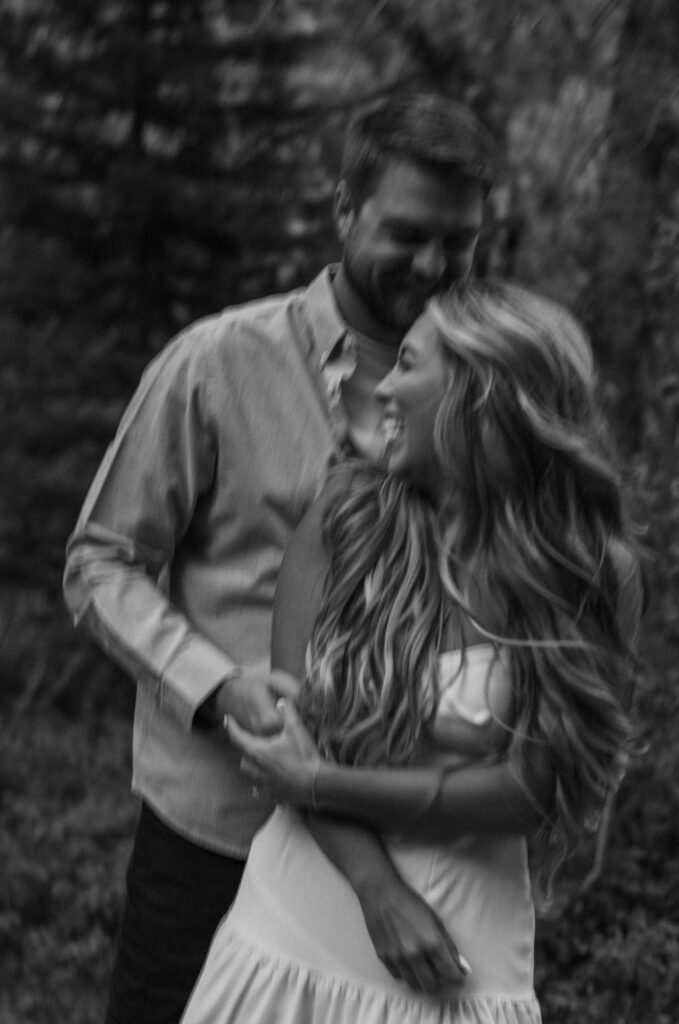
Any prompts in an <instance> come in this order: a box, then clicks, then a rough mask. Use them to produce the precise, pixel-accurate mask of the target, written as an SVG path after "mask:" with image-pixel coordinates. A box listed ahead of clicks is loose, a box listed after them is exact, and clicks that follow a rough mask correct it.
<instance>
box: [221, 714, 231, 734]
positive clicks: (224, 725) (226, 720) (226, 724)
mask: <svg viewBox="0 0 679 1024" xmlns="http://www.w3.org/2000/svg"><path fill="white" fill-rule="evenodd" d="M222 728H223V730H224V732H225V733H226V735H227V736H228V735H229V716H228V715H224V718H223V720H222Z"/></svg>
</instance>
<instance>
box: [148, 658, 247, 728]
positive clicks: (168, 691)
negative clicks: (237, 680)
mask: <svg viewBox="0 0 679 1024" xmlns="http://www.w3.org/2000/svg"><path fill="white" fill-rule="evenodd" d="M239 671H240V669H239V667H238V666H237V665H235V664H234V663H233V662H232V661H230V660H229V658H227V657H226V655H225V654H223V652H222V651H220V650H219V648H218V647H215V646H214V645H212V644H211V643H209V642H206V641H199V642H197V641H193V642H192V643H190V644H187V645H186V646H185V647H184V649H183V650H181V651H178V652H177V653H176V654H175V656H174V657H173V659H172V669H171V673H165V674H163V676H162V677H161V680H160V690H159V693H158V704H159V706H160V707H161V708H162V710H163V711H165V712H166V713H167V714H169V715H171V716H172V718H174V720H175V721H176V722H177V723H178V724H179V726H180V727H181V728H182V729H184V730H185V731H187V732H188V730H189V729H191V726H192V725H193V718H194V715H195V714H196V711H197V710H198V708H199V707H200V706H201V704H203V703H204V702H205V701H206V700H207V698H208V697H209V696H210V694H211V693H214V691H215V690H216V689H217V687H218V686H220V685H221V684H222V683H223V682H225V681H226V680H227V679H230V678H232V677H233V676H234V675H237V674H238V672H239Z"/></svg>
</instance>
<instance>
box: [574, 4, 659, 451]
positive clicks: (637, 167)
mask: <svg viewBox="0 0 679 1024" xmlns="http://www.w3.org/2000/svg"><path fill="white" fill-rule="evenodd" d="M678 68H679V6H678V5H677V3H676V0H629V6H628V10H627V17H626V21H625V25H624V28H623V32H622V35H621V39H620V50H619V57H618V68H617V79H616V85H615V94H614V97H613V103H612V106H611V114H610V136H609V143H608V156H607V164H606V168H605V171H604V176H603V180H602V193H601V210H600V217H599V226H600V234H599V239H598V245H597V248H596V250H595V263H594V268H593V274H592V282H591V286H590V288H589V289H588V292H587V294H586V295H585V297H584V301H583V307H582V309H581V313H582V315H583V318H584V319H585V322H586V323H587V325H588V327H589V329H590V332H591V335H592V339H593V344H594V348H595V352H596V355H597V358H598V362H599V366H600V368H601V375H602V379H603V381H604V384H605V394H606V395H607V398H608V401H609V403H610V413H611V415H612V417H613V421H614V423H615V426H616V429H617V434H618V438H619V442H620V445H621V448H622V451H623V452H627V453H629V452H631V451H634V450H635V449H636V448H637V447H638V445H639V443H640V438H641V433H642V429H643V423H642V420H643V408H644V395H643V386H642V380H641V375H642V366H643V363H644V360H645V354H646V353H648V352H649V349H650V347H651V344H652V334H653V327H652V316H651V309H650V300H651V295H650V293H649V287H648V271H649V263H650V260H651V256H652V252H653V250H654V238H655V233H656V230H657V228H658V226H659V221H660V218H661V216H662V215H661V213H660V208H659V207H660V204H661V203H662V202H663V201H665V200H666V199H667V196H665V197H664V199H663V196H661V194H660V192H661V191H664V190H665V189H663V190H661V188H660V185H661V182H662V181H663V180H664V178H665V177H666V176H667V161H668V159H670V156H671V151H672V148H673V147H672V140H671V137H670V136H671V134H672V132H674V135H675V137H676V130H677V117H676V114H675V116H674V125H673V127H672V117H671V116H670V115H671V111H672V103H673V102H674V106H675V107H676V105H677V99H676V97H677V90H678V88H679V86H678V72H677V69H678ZM673 97H674V99H673ZM675 217H676V211H675Z"/></svg>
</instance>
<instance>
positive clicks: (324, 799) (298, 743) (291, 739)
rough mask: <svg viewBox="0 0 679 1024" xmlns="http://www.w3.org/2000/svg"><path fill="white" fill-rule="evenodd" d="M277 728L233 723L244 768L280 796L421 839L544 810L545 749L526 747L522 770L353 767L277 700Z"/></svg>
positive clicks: (492, 826)
mask: <svg viewBox="0 0 679 1024" xmlns="http://www.w3.org/2000/svg"><path fill="white" fill-rule="evenodd" d="M280 708H281V712H282V714H283V716H284V724H283V729H282V730H281V732H280V733H278V734H277V735H276V736H275V737H272V738H270V739H260V738H259V737H257V736H251V735H250V734H249V733H246V732H244V731H243V730H242V729H240V728H239V727H238V725H237V724H236V723H234V724H233V725H232V726H231V727H230V730H229V734H230V736H231V737H232V739H233V741H234V742H235V743H236V744H237V745H238V746H239V747H240V748H241V750H242V751H243V752H244V754H245V755H246V758H245V761H244V769H245V770H246V771H247V772H248V774H250V775H251V776H252V778H254V779H256V780H258V781H259V782H262V783H264V784H265V785H267V786H268V787H269V788H270V789H271V791H272V792H273V794H274V796H275V797H276V798H277V799H279V800H280V801H282V802H285V803H291V804H295V805H297V806H299V807H306V808H313V809H314V810H317V811H322V812H324V813H331V814H336V815H342V816H347V817H350V818H353V819H354V820H356V821H361V822H363V823H365V824H366V825H368V826H370V827H371V828H373V829H378V830H379V831H382V832H398V833H408V832H411V833H413V834H414V835H416V836H417V838H419V839H423V840H433V841H438V840H449V839H454V838H457V837H459V836H462V835H466V834H468V833H509V832H523V833H528V832H531V831H533V830H534V829H536V828H537V827H539V825H540V824H541V823H542V822H543V821H544V819H545V816H546V815H547V814H548V813H549V810H550V808H551V805H552V799H553V793H554V780H553V776H552V773H551V771H550V768H549V762H548V756H547V754H546V753H545V754H544V755H539V754H537V753H536V754H534V755H533V756H532V757H531V763H530V765H526V764H524V765H523V766H522V776H523V777H522V778H521V777H519V775H518V771H517V769H515V767H514V766H513V765H512V764H511V763H510V761H509V760H508V759H504V760H502V761H500V762H497V763H494V764H488V763H485V764H473V765H469V766H466V767H462V768H456V769H455V770H449V769H446V768H440V767H434V768H354V767H347V766H344V765H336V764H331V763H329V762H327V761H324V760H323V759H321V758H320V756H319V754H318V751H317V750H316V747H315V745H314V742H313V740H312V738H311V736H310V735H309V733H308V732H307V731H306V729H305V727H304V725H303V723H302V721H301V720H300V718H299V715H298V714H297V711H296V710H295V708H294V706H293V705H292V704H290V703H289V702H287V701H281V702H280Z"/></svg>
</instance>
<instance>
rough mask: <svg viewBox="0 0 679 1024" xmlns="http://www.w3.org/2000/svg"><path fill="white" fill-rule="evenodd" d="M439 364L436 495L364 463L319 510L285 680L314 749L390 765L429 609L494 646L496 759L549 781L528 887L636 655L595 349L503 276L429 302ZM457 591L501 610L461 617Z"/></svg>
mask: <svg viewBox="0 0 679 1024" xmlns="http://www.w3.org/2000/svg"><path fill="white" fill-rule="evenodd" d="M425 315H426V316H427V317H429V318H430V319H431V321H432V322H433V323H434V324H435V326H436V329H437V332H438V336H439V339H440V343H441V346H442V351H443V353H444V356H445V359H446V362H447V363H448V364H449V367H450V373H449V381H448V386H447V390H446V393H445V395H444V398H443V400H442V402H441V405H440V408H439V411H438V415H437V419H436V425H435V431H434V438H433V444H434V449H435V453H436V458H437V463H438V466H439V467H440V472H441V474H442V477H443V479H444V480H445V481H446V482H447V484H448V488H447V494H448V495H449V497H448V500H447V501H446V502H445V504H444V506H443V507H441V508H438V509H437V510H434V509H433V507H432V506H431V504H430V503H429V502H428V500H427V498H426V497H424V496H422V495H419V494H417V493H416V492H415V491H414V490H413V489H412V488H411V487H410V485H409V484H408V483H407V482H406V481H403V480H396V479H393V478H390V477H389V476H388V475H385V473H384V471H383V470H379V469H376V468H374V469H372V470H371V469H368V468H362V469H361V470H360V471H358V470H357V471H356V473H355V474H353V476H352V482H351V485H350V486H349V487H348V488H347V490H346V493H345V495H344V497H343V499H342V500H341V501H339V502H337V503H336V504H335V505H334V507H332V508H329V509H328V511H327V514H326V523H325V530H326V536H327V543H328V548H329V551H330V552H331V558H332V561H331V569H330V573H329V575H328V580H327V585H326V589H325V593H324V600H323V606H322V608H321V611H320V614H319V617H318V620H317V622H316V626H315V629H314V632H313V636H312V640H311V644H310V658H309V673H308V679H307V682H306V684H305V686H304V687H303V691H302V706H303V709H304V713H305V715H306V716H307V720H308V722H309V723H310V725H311V727H312V729H313V730H314V731H315V734H316V736H317V738H318V740H319V743H320V745H321V748H322V749H323V751H324V752H325V753H327V754H328V755H330V756H332V757H335V758H337V759H338V760H340V761H345V762H348V763H355V764H359V763H390V764H393V763H405V762H407V761H408V759H409V758H410V757H411V756H412V754H413V751H414V750H415V747H416V744H417V740H418V738H419V736H420V734H421V731H422V729H423V728H424V726H425V725H426V724H427V722H428V721H430V719H431V717H432V715H433V714H434V713H435V709H436V699H437V683H436V662H437V655H438V653H439V650H440V643H441V636H442V623H443V616H444V615H445V614H446V611H447V612H448V613H450V611H451V609H452V611H453V613H454V614H458V615H460V616H462V617H464V616H468V617H471V618H472V619H473V621H474V625H475V627H476V629H477V630H478V631H480V632H481V633H482V634H483V635H485V636H486V637H487V638H488V639H489V640H490V641H492V642H493V643H496V644H497V645H502V646H503V647H504V648H505V649H506V650H507V651H508V653H509V663H510V671H511V681H512V689H513V709H514V719H513V722H512V724H511V729H510V730H509V732H508V756H509V758H510V762H511V763H512V765H513V766H514V769H515V771H516V774H517V776H518V777H519V778H520V779H521V781H522V783H523V784H524V785H525V786H526V788H527V789H528V790H529V791H530V785H531V776H532V771H533V766H534V764H535V763H536V755H542V754H544V753H546V754H547V758H548V761H549V763H550V764H551V767H552V770H553V773H554V777H555V799H554V807H553V813H551V814H549V815H546V816H545V819H544V826H543V828H542V829H541V830H540V833H539V835H538V837H537V842H536V853H537V856H536V865H537V878H538V882H539V885H540V888H541V890H542V891H543V892H545V891H547V889H548V888H549V885H550V882H551V879H552V877H553V875H554V872H555V870H556V867H558V864H559V863H560V862H561V860H562V859H563V857H564V856H565V854H566V853H567V852H569V851H570V850H571V849H572V848H573V847H574V846H575V845H576V844H577V843H578V841H579V840H580V838H581V837H582V835H583V831H584V829H585V826H586V823H587V822H588V821H591V820H593V819H595V818H596V816H597V815H598V814H599V812H600V810H601V807H602V805H603V803H604V800H605V798H606V796H607V794H608V793H609V792H610V791H611V789H612V788H614V786H615V785H616V783H617V781H618V779H619V777H620V773H621V771H622V768H623V766H624V763H625V757H626V749H627V745H628V740H629V736H630V724H629V717H628V712H627V707H628V703H629V696H630V693H631V689H632V685H633V676H634V671H635V669H634V660H633V658H632V656H631V652H630V649H629V647H628V644H627V642H626V638H624V637H623V636H622V635H621V631H620V628H619V624H618V615H617V609H618V601H619V596H620V586H621V577H620V572H621V565H622V566H626V567H627V569H628V570H630V571H632V570H633V569H634V566H635V555H634V546H633V542H632V540H631V537H630V532H629V529H628V526H627V524H626V520H625V516H624V512H623V502H622V490H621V485H620V480H619V478H618V474H617V472H616V470H615V468H614V461H613V459H612V456H611V452H610V445H609V442H608V438H607V433H606V429H605V426H604V423H603V421H602V419H601V416H600V414H599V408H598V404H597V400H596V394H595V383H594V371H593V364H592V356H591V351H590V348H589V344H588V342H587V339H586V338H585V336H584V334H583V332H582V330H581V328H580V327H579V325H578V324H577V322H576V321H575V320H574V319H573V318H572V317H571V316H570V315H569V314H568V313H567V312H566V311H565V310H563V309H562V308H561V307H560V306H558V305H556V304H555V303H552V302H550V301H548V300H546V299H543V298H539V297H537V296H535V295H533V294H532V293H530V292H528V291H526V290H524V289H522V288H519V287H516V286H513V285H506V284H497V285H488V286H484V287H483V288H480V289H479V288H474V289H468V290H465V291H464V292H461V293H459V294H456V295H451V296H447V297H446V298H444V299H438V300H435V301H433V302H432V303H431V304H430V306H429V307H428V310H427V313H426V314H425ZM473 588H485V590H486V592H490V593H492V594H493V598H494V607H495V608H499V609H500V613H499V619H498V618H497V616H496V618H495V620H494V621H493V622H492V623H491V622H484V621H480V620H479V618H478V617H474V615H473V614H472V609H473V608H474V607H475V602H474V600H473Z"/></svg>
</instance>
